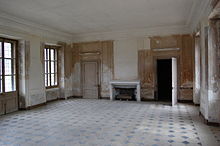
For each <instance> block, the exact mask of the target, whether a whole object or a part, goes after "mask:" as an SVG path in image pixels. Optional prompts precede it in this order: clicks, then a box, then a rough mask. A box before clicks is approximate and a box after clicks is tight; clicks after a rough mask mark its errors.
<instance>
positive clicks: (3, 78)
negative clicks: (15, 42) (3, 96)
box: [1, 40, 5, 93]
mask: <svg viewBox="0 0 220 146" xmlns="http://www.w3.org/2000/svg"><path fill="white" fill-rule="evenodd" d="M1 51H2V92H3V93H4V92H5V55H4V40H3V41H2V50H1Z"/></svg>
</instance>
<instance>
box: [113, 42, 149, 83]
mask: <svg viewBox="0 0 220 146" xmlns="http://www.w3.org/2000/svg"><path fill="white" fill-rule="evenodd" d="M141 49H150V41H149V39H148V38H133V39H121V40H116V41H114V78H115V79H116V80H135V79H138V50H141Z"/></svg>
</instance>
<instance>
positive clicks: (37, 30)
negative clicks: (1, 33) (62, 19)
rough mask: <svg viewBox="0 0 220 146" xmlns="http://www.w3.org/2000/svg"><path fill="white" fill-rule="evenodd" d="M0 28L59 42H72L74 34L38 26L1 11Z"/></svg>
mask: <svg viewBox="0 0 220 146" xmlns="http://www.w3.org/2000/svg"><path fill="white" fill-rule="evenodd" d="M0 20H1V21H0V28H2V29H7V30H11V31H16V32H21V33H23V34H29V35H37V36H39V37H42V38H49V39H55V40H57V41H65V42H70V41H72V37H73V34H70V33H66V32H62V31H58V30H56V29H52V28H50V27H48V26H44V25H40V24H36V23H33V22H30V21H27V20H24V19H21V18H18V17H15V16H12V15H9V14H7V13H4V12H1V11H0Z"/></svg>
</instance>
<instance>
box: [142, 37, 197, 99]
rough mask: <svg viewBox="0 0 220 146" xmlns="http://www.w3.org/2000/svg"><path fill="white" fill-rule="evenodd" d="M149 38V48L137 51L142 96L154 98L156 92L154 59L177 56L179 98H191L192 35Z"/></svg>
mask: <svg viewBox="0 0 220 146" xmlns="http://www.w3.org/2000/svg"><path fill="white" fill-rule="evenodd" d="M150 40H151V41H150V42H151V50H140V51H139V52H138V62H139V64H138V69H139V79H140V80H141V87H142V95H141V96H142V98H147V99H152V98H154V94H155V92H156V85H155V83H156V72H155V70H156V69H155V59H157V58H161V59H166V58H172V57H177V58H178V64H179V67H178V71H179V75H178V76H179V80H178V86H179V87H180V88H179V100H192V98H193V96H192V95H193V71H194V70H193V67H194V39H193V36H191V35H172V36H164V37H151V38H150ZM174 48H178V49H174ZM158 49H159V50H158ZM163 49H164V50H163ZM170 49H171V50H170Z"/></svg>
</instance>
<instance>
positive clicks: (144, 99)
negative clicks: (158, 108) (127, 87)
mask: <svg viewBox="0 0 220 146" xmlns="http://www.w3.org/2000/svg"><path fill="white" fill-rule="evenodd" d="M141 101H151V102H153V101H156V100H155V99H146V98H141Z"/></svg>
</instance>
